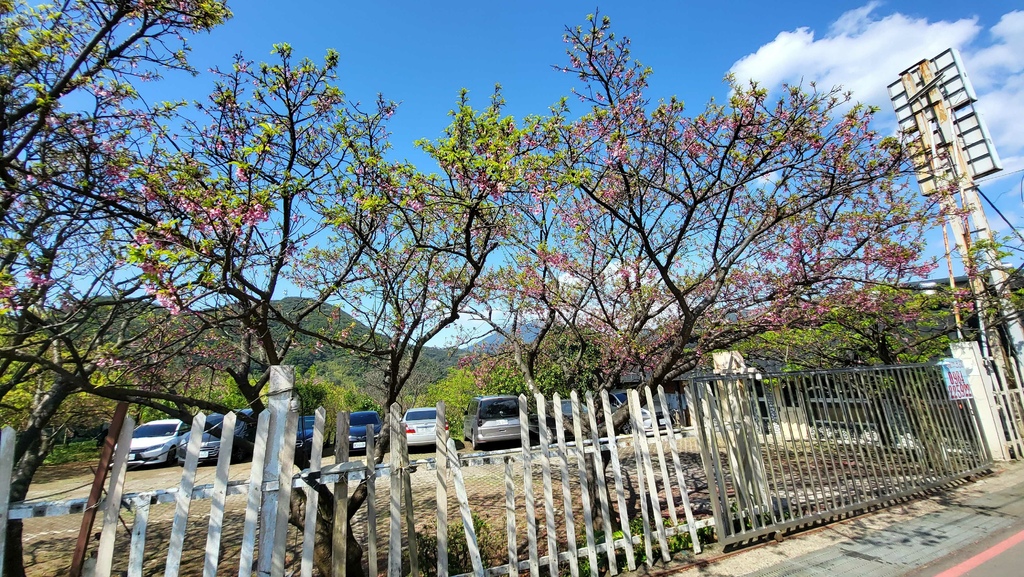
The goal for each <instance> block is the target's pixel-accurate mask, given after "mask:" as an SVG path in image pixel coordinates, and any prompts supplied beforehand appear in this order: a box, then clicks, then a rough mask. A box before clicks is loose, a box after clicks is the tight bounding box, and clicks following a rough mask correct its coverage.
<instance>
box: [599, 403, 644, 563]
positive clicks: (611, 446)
mask: <svg viewBox="0 0 1024 577" xmlns="http://www.w3.org/2000/svg"><path fill="white" fill-rule="evenodd" d="M601 404H602V406H603V408H604V424H605V429H606V432H607V433H608V439H609V441H614V439H615V426H614V425H613V424H612V409H611V402H610V401H609V400H608V391H605V390H602V391H601ZM608 458H609V459H610V460H611V462H612V478H613V479H614V480H615V499H616V503H617V504H618V506H619V529H620V530H621V531H622V535H623V536H624V537H625V539H624V540H625V542H626V547H625V549H626V567H627V568H628V569H629V570H630V571H636V553H635V552H634V551H633V533H632V531H631V530H630V528H629V516H628V515H626V492H625V491H624V490H623V487H622V464H621V463H620V462H619V446H618V444H617V443H615V442H609V443H608Z"/></svg>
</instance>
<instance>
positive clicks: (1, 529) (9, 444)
mask: <svg viewBox="0 0 1024 577" xmlns="http://www.w3.org/2000/svg"><path fill="white" fill-rule="evenodd" d="M14 439H15V432H14V429H13V428H11V427H4V428H3V430H2V431H0V535H7V519H8V514H9V513H8V512H9V510H10V502H11V475H12V473H13V471H14ZM6 541H7V540H6V539H0V574H3V570H4V569H3V568H4V544H5V543H6Z"/></svg>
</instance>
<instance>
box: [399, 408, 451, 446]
mask: <svg viewBox="0 0 1024 577" xmlns="http://www.w3.org/2000/svg"><path fill="white" fill-rule="evenodd" d="M402 426H403V427H405V440H406V443H407V444H408V445H409V446H410V447H426V446H434V445H435V444H436V443H437V409H435V408H433V407H421V408H416V409H409V410H408V411H406V412H405V416H404V417H402ZM447 428H448V425H447V424H445V429H447Z"/></svg>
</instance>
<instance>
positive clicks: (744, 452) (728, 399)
mask: <svg viewBox="0 0 1024 577" xmlns="http://www.w3.org/2000/svg"><path fill="white" fill-rule="evenodd" d="M714 362H715V370H716V371H720V372H721V373H722V377H723V380H722V385H723V386H722V393H723V397H724V398H723V399H722V400H723V401H724V402H723V403H722V408H723V411H722V417H723V419H728V421H729V428H728V429H727V431H728V433H729V435H728V436H727V439H728V441H729V459H730V460H731V461H732V462H733V464H734V465H735V470H734V471H733V474H734V475H735V476H736V481H735V487H736V496H737V498H738V499H739V501H740V503H741V506H742V505H743V503H744V501H749V502H750V503H749V508H750V510H751V511H754V510H770V508H771V503H770V499H769V498H768V495H769V494H770V491H769V490H768V474H767V472H766V469H765V466H764V461H763V459H762V458H761V451H760V449H759V448H758V446H757V436H756V434H755V428H754V423H753V419H752V418H751V417H750V409H749V402H750V391H749V390H747V386H748V384H747V380H746V378H745V375H746V369H747V366H746V363H745V362H744V361H743V355H741V354H740V353H738V352H736V351H726V352H720V353H714ZM733 375H735V380H733V379H730V378H729V377H730V376H733ZM733 427H735V429H734V428H733Z"/></svg>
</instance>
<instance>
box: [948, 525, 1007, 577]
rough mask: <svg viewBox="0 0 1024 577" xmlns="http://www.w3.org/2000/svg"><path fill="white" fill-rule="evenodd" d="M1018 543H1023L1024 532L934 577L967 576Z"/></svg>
mask: <svg viewBox="0 0 1024 577" xmlns="http://www.w3.org/2000/svg"><path fill="white" fill-rule="evenodd" d="M1019 543H1024V531H1021V532H1020V533H1017V534H1016V535H1014V536H1012V537H1010V538H1008V539H1006V540H1004V541H1002V542H1000V543H997V544H996V545H993V546H992V547H989V548H988V549H986V550H984V551H982V552H981V553H978V554H977V555H975V556H974V557H971V558H970V559H968V560H966V561H964V562H963V563H960V564H959V565H956V566H955V567H950V568H949V569H946V570H945V571H943V572H942V573H939V574H938V575H936V576H935V577H961V576H962V575H965V574H967V572H968V571H971V570H974V569H977V568H978V567H980V566H981V565H982V564H984V563H987V562H989V561H991V560H992V559H995V558H996V557H998V556H999V555H1001V554H1002V553H1005V552H1006V551H1007V550H1009V549H1010V548H1011V547H1013V546H1014V545H1017V544H1019Z"/></svg>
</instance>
